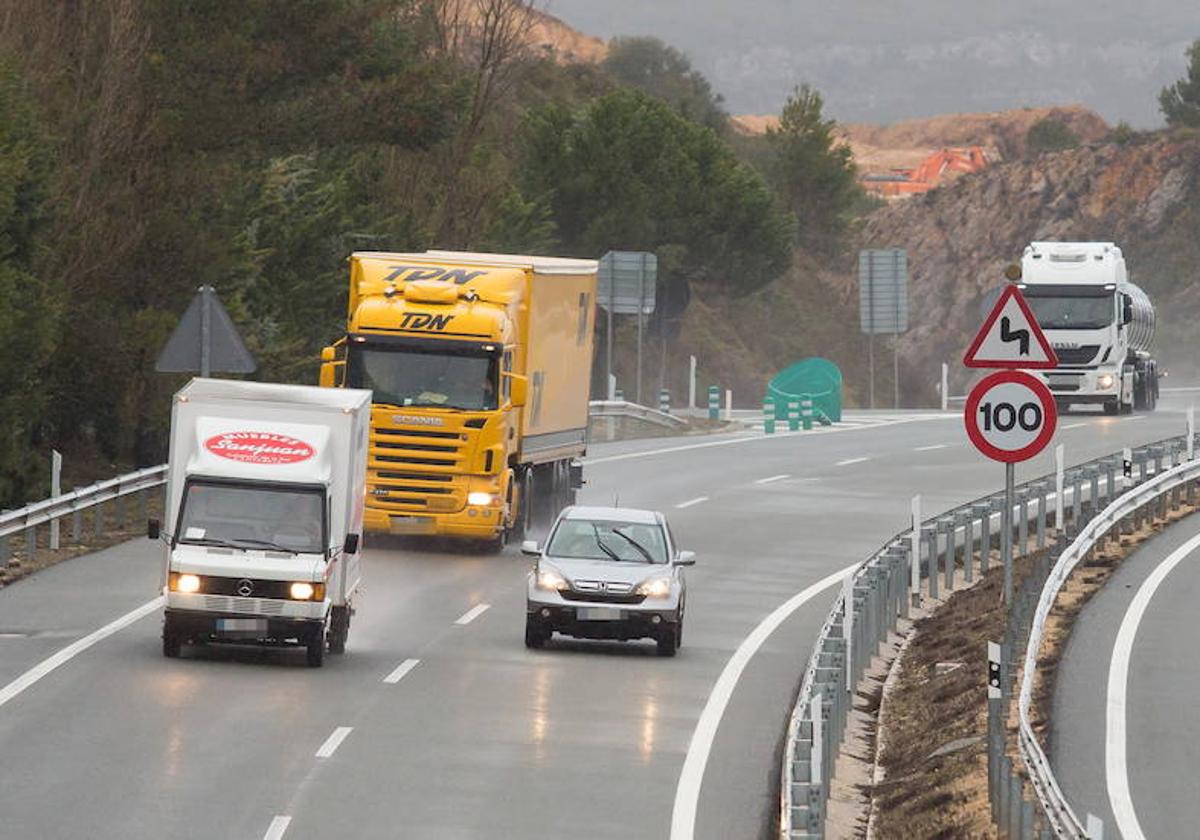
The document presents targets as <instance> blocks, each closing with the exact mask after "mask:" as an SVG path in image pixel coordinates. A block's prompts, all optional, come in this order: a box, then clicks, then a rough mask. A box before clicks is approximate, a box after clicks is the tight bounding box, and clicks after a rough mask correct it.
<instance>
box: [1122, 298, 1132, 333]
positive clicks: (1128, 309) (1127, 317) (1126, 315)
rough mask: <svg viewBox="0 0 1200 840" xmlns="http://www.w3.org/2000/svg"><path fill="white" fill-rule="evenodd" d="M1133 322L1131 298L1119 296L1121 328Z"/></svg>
mask: <svg viewBox="0 0 1200 840" xmlns="http://www.w3.org/2000/svg"><path fill="white" fill-rule="evenodd" d="M1132 322H1133V297H1132V296H1130V295H1124V294H1123V295H1121V326H1125V325H1126V324H1129V323H1132Z"/></svg>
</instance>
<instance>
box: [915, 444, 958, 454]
mask: <svg viewBox="0 0 1200 840" xmlns="http://www.w3.org/2000/svg"><path fill="white" fill-rule="evenodd" d="M949 445H950V444H948V443H935V444H933V445H932V446H918V447H917V448H916V449H914V450H913V452H932V451H933V450H935V449H945V448H946V447H947V446H949Z"/></svg>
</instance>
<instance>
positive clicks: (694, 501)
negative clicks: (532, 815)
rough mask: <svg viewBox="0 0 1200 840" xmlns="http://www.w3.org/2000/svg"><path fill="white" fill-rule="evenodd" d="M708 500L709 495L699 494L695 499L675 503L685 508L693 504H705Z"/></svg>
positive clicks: (678, 506)
mask: <svg viewBox="0 0 1200 840" xmlns="http://www.w3.org/2000/svg"><path fill="white" fill-rule="evenodd" d="M707 501H708V496H697V497H696V498H694V499H688V500H687V501H686V502H680V503H679V504H677V505H675V507H677V508H679V509H680V510H683V509H684V508H690V507H691V506H692V505H700V504H704V503H705V502H707Z"/></svg>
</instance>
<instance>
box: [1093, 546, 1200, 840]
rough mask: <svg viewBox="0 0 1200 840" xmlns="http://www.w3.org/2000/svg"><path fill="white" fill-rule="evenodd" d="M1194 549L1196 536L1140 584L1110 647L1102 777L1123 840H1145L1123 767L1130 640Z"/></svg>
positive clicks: (1131, 644)
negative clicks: (1165, 583) (1157, 593)
mask: <svg viewBox="0 0 1200 840" xmlns="http://www.w3.org/2000/svg"><path fill="white" fill-rule="evenodd" d="M1197 547H1200V534H1198V535H1197V536H1194V537H1192V538H1191V539H1190V540H1188V541H1187V542H1185V543H1184V544H1183V545H1181V546H1180V547H1179V548H1177V549H1175V550H1174V551H1173V552H1171V554H1170V555H1169V556H1168V557H1167V559H1165V560H1163V561H1162V562H1161V563H1159V564H1158V566H1157V567H1156V568H1155V569H1154V571H1153V572H1151V573H1150V576H1149V577H1148V578H1146V580H1145V581H1143V582H1142V585H1141V586H1140V587H1139V588H1138V591H1137V594H1136V595H1134V596H1133V600H1132V601H1130V603H1129V608H1128V609H1127V610H1126V611H1125V617H1124V618H1123V619H1122V620H1121V628H1120V629H1119V630H1118V631H1117V641H1116V643H1115V644H1114V645H1113V653H1112V661H1111V662H1110V663H1109V666H1108V704H1107V712H1106V716H1105V732H1104V744H1105V752H1104V775H1105V781H1106V782H1107V784H1108V801H1109V803H1110V804H1111V805H1112V810H1113V817H1114V818H1115V819H1116V821H1117V832H1118V833H1119V835H1120V836H1121V837H1124V838H1125V840H1145V837H1146V835H1145V834H1143V833H1142V827H1141V825H1139V824H1138V818H1137V813H1136V812H1135V811H1134V808H1133V795H1132V794H1131V793H1130V792H1129V768H1128V766H1127V765H1126V763H1125V745H1126V742H1125V724H1126V718H1127V717H1128V715H1127V709H1126V706H1125V701H1126V695H1125V692H1126V689H1127V687H1128V683H1129V661H1130V659H1131V658H1132V654H1133V640H1134V637H1135V636H1137V631H1138V625H1139V624H1140V623H1141V621H1142V616H1143V615H1145V614H1146V609H1147V607H1149V606H1150V599H1151V598H1153V597H1154V592H1155V590H1157V589H1158V586H1159V584H1161V583H1162V582H1163V580H1165V579H1166V577H1167V575H1169V574H1170V573H1171V570H1172V569H1174V568H1175V567H1176V566H1178V565H1179V564H1180V563H1182V562H1183V561H1184V560H1185V559H1186V558H1187V556H1188V555H1189V554H1191V553H1192V552H1193V551H1195V550H1196V548H1197Z"/></svg>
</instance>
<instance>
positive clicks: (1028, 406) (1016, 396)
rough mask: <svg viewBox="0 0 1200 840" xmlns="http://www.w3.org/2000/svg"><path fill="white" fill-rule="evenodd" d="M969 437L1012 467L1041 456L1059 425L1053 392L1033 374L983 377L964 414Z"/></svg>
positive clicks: (1003, 373)
mask: <svg viewBox="0 0 1200 840" xmlns="http://www.w3.org/2000/svg"><path fill="white" fill-rule="evenodd" d="M963 422H964V424H965V425H966V427H967V437H969V438H970V439H971V443H973V444H975V448H976V449H978V450H979V451H980V452H982V453H983V454H984V455H986V456H987V457H989V458H991V459H992V460H993V461H1001V462H1003V463H1006V464H1013V463H1016V462H1018V461H1027V460H1028V459H1030V458H1032V457H1033V456H1034V455H1036V454H1038V453H1039V452H1041V451H1042V450H1043V449H1044V448H1045V447H1046V444H1048V443H1049V442H1050V439H1051V438H1052V437H1054V429H1055V427H1056V426H1057V425H1058V410H1057V408H1056V407H1055V405H1054V395H1053V394H1051V393H1050V389H1049V388H1047V387H1046V385H1045V384H1044V383H1043V382H1042V381H1041V380H1040V379H1038V378H1037V377H1036V376H1033V375H1032V374H1029V373H1025V372H1024V371H1020V370H1002V371H997V372H996V373H993V374H991V375H990V376H986V377H984V378H983V379H982V380H981V381H980V382H979V384H978V385H976V386H975V387H974V388H973V389H972V390H971V393H970V395H969V396H968V397H967V405H966V408H965V409H964V411H963Z"/></svg>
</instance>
